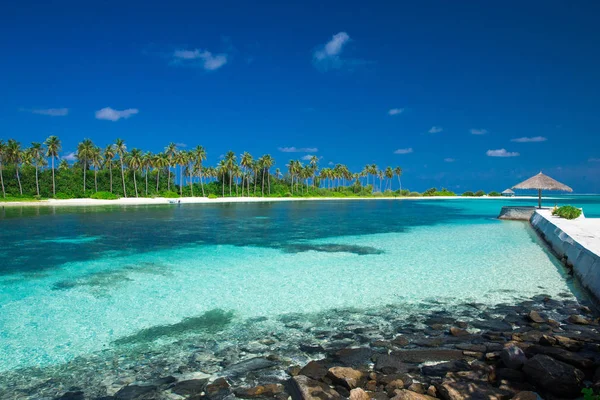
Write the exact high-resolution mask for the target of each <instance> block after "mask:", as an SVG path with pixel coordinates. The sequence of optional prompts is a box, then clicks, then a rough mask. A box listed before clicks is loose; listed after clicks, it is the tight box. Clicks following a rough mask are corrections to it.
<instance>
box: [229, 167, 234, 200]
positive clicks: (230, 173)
mask: <svg viewBox="0 0 600 400" xmlns="http://www.w3.org/2000/svg"><path fill="white" fill-rule="evenodd" d="M232 175H233V173H232V172H231V170H229V197H231V176H232Z"/></svg>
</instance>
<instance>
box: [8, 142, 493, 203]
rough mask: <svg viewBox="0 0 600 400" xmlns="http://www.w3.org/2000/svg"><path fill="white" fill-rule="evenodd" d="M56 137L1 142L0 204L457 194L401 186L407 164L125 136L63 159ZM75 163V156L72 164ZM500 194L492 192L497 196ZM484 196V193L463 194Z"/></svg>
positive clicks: (83, 145)
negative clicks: (281, 161) (155, 146)
mask: <svg viewBox="0 0 600 400" xmlns="http://www.w3.org/2000/svg"><path fill="white" fill-rule="evenodd" d="M61 151H62V144H61V140H60V139H59V138H58V137H57V136H50V137H48V138H47V139H46V140H45V141H44V142H43V143H41V142H33V143H31V146H30V147H23V146H22V145H21V143H20V142H18V141H17V140H15V139H9V140H8V141H4V140H0V184H1V188H2V198H0V201H5V202H8V201H11V202H13V201H21V202H23V201H36V200H42V199H58V200H66V199H85V198H89V199H97V200H116V199H119V198H156V197H161V198H180V197H207V198H210V199H216V198H219V197H271V198H278V197H286V198H289V197H299V198H309V197H333V198H343V197H452V196H456V193H454V192H453V191H450V190H448V189H445V188H442V189H440V190H438V189H437V188H431V189H428V190H426V191H424V192H423V193H419V192H414V191H410V190H408V189H406V188H402V180H401V176H402V168H401V167H399V166H396V167H391V166H388V167H385V168H380V167H378V166H377V165H376V164H367V165H365V166H364V168H363V169H362V170H361V171H357V172H352V171H350V169H349V168H348V167H347V166H346V165H344V164H335V165H331V166H328V167H325V168H321V167H320V166H319V157H317V156H316V155H312V156H310V157H309V158H308V159H305V160H304V161H305V162H304V163H303V162H302V160H293V159H292V160H289V161H288V162H287V163H286V165H285V169H283V170H282V169H281V168H275V169H274V170H273V167H274V166H275V159H274V158H273V157H272V156H271V155H270V154H265V155H262V156H260V157H254V156H252V155H251V154H250V153H248V152H244V153H242V154H241V155H239V157H238V156H237V155H236V154H235V153H234V152H233V151H228V152H227V153H226V154H225V155H223V156H222V157H220V158H221V159H220V161H219V163H218V164H217V165H215V166H208V165H206V163H205V161H206V155H207V153H206V150H205V148H204V147H203V146H200V145H198V146H196V147H194V148H193V149H191V150H186V149H179V148H178V147H177V145H176V144H175V143H170V144H169V145H168V146H166V147H165V149H164V151H163V152H160V153H152V152H149V151H143V150H141V149H137V148H133V149H131V150H128V148H127V145H126V143H125V141H124V140H123V139H117V140H116V141H115V143H113V144H110V145H108V146H106V147H105V148H101V147H99V146H97V145H95V144H94V143H93V142H92V141H91V140H90V139H85V140H83V141H82V142H80V143H79V144H78V146H77V151H76V152H75V153H74V154H72V157H65V156H61ZM69 161H72V162H71V163H70V162H69ZM500 195H501V194H500V193H499V192H495V191H493V192H490V193H488V194H487V196H491V197H497V196H500ZM462 196H465V197H482V196H486V193H485V192H484V191H482V190H479V191H476V192H471V191H466V192H464V193H462Z"/></svg>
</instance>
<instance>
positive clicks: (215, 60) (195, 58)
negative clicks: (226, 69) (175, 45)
mask: <svg viewBox="0 0 600 400" xmlns="http://www.w3.org/2000/svg"><path fill="white" fill-rule="evenodd" d="M172 62H173V64H179V65H190V66H201V67H202V68H204V69H205V70H207V71H214V70H216V69H219V68H221V67H222V66H223V65H225V64H227V54H225V53H221V54H213V53H211V52H210V51H208V50H199V49H194V50H175V51H174V52H173V57H172Z"/></svg>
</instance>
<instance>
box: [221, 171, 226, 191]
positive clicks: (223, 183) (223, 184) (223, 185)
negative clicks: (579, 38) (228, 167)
mask: <svg viewBox="0 0 600 400" xmlns="http://www.w3.org/2000/svg"><path fill="white" fill-rule="evenodd" d="M221 182H222V187H223V197H225V171H223V179H222V180H221Z"/></svg>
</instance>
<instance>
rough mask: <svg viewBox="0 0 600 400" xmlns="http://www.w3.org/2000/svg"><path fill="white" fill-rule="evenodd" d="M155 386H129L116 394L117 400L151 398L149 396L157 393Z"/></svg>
mask: <svg viewBox="0 0 600 400" xmlns="http://www.w3.org/2000/svg"><path fill="white" fill-rule="evenodd" d="M157 389H158V387H157V386H155V385H128V386H125V387H124V388H122V389H121V390H119V391H118V392H117V393H115V396H114V398H115V400H136V399H141V398H143V397H149V394H151V393H153V392H156V390H157Z"/></svg>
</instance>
